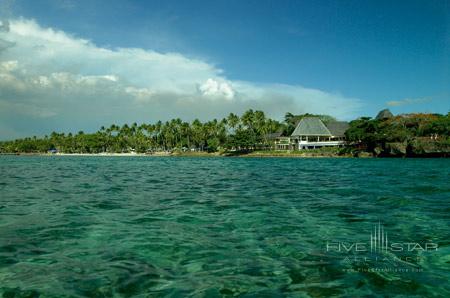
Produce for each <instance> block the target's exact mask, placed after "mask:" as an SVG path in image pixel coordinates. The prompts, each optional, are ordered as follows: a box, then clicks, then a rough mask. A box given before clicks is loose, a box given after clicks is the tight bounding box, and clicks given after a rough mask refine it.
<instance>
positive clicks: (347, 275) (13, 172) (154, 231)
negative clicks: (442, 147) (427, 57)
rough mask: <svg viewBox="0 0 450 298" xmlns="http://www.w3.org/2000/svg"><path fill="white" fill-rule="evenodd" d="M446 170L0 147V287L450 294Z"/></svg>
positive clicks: (58, 291)
mask: <svg viewBox="0 0 450 298" xmlns="http://www.w3.org/2000/svg"><path fill="white" fill-rule="evenodd" d="M449 182H450V160H449V159H333V158H329V159H328V158H319V159H295V158H293V159H290V158H264V159H257V158H254V159H250V158H248V159H246V158H182V157H180V158H175V157H174V158H165V157H160V158H158V157H65V156H59V157H58V156H48V157H46V156H41V157H38V156H30V157H22V156H0V295H3V297H233V296H239V297H395V296H398V297H409V296H412V297H450V282H449V280H450V240H449V239H450V183H449ZM381 229H383V235H384V237H383V238H381V237H378V239H375V238H374V237H375V236H377V235H378V234H377V233H378V231H381ZM371 236H372V241H370V240H371ZM379 239H383V243H380V242H379ZM386 242H387V243H388V245H386ZM370 244H372V245H370ZM380 244H383V245H384V246H383V245H381V246H380ZM375 245H376V246H375ZM389 245H390V246H389ZM380 247H381V248H383V247H385V248H386V249H384V250H383V249H381V250H380ZM400 248H402V250H400ZM436 248H437V249H436Z"/></svg>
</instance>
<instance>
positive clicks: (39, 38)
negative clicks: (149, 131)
mask: <svg viewBox="0 0 450 298" xmlns="http://www.w3.org/2000/svg"><path fill="white" fill-rule="evenodd" d="M0 20H1V21H0V22H1V24H0V139H11V138H17V137H24V136H32V135H37V136H42V135H44V134H50V133H51V132H52V131H62V132H69V131H71V132H78V131H79V130H83V131H85V132H93V131H96V130H97V129H98V128H99V127H100V126H102V125H104V126H109V125H111V124H113V123H114V124H119V125H121V124H124V123H133V122H138V123H152V122H156V121H158V120H163V121H164V120H168V119H171V118H174V117H180V118H182V119H183V120H186V121H191V120H193V119H195V118H199V119H200V120H210V119H213V118H221V117H224V116H226V115H227V114H229V113H230V112H233V113H242V112H243V111H245V110H246V109H249V108H253V109H259V110H263V111H264V112H265V113H266V114H267V115H268V116H270V117H273V118H275V119H278V120H282V119H283V116H284V114H285V113H286V112H291V113H293V114H301V113H307V112H309V113H320V114H329V115H332V116H334V117H336V118H337V119H340V120H351V119H355V118H357V117H359V116H372V117H373V116H375V115H376V113H377V112H378V111H379V110H381V109H384V108H389V109H390V110H391V111H392V112H393V113H394V114H400V113H411V112H433V113H441V114H446V113H447V112H449V111H450V1H437V0H432V1H429V0H428V1H413V0H411V1H380V0H378V1H352V0H348V1H325V0H324V1H262V0H261V1H250V0H248V1H235V0H229V1H225V0H224V1H214V0H208V1H206V0H205V1H196V0H190V1H172V0H164V1H143V0H142V1H137V0H136V1H131V0H128V1H126V0H123V1H113V0H110V1H100V0H89V1H84V0H78V1H75V0H36V1H26V0H15V1H14V0H0Z"/></svg>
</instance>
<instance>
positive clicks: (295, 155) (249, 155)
mask: <svg viewBox="0 0 450 298" xmlns="http://www.w3.org/2000/svg"><path fill="white" fill-rule="evenodd" d="M0 155H4V156H47V157H51V156H55V157H58V156H61V157H64V156H68V157H219V158H227V157H232V158H233V157H234V158H372V157H371V156H370V157H366V156H365V157H355V156H351V155H337V154H336V155H334V154H329V153H328V154H325V153H324V154H320V153H317V152H314V153H313V152H311V153H307V152H292V153H285V152H282V153H281V152H280V153H279V154H273V153H264V152H250V153H239V154H236V153H234V154H233V153H219V152H215V153H208V152H195V153H191V152H189V153H170V152H156V153H153V154H146V153H0Z"/></svg>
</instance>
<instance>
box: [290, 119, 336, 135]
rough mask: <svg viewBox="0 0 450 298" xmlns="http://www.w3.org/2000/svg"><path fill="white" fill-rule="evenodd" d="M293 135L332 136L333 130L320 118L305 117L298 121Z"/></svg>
mask: <svg viewBox="0 0 450 298" xmlns="http://www.w3.org/2000/svg"><path fill="white" fill-rule="evenodd" d="M291 136H292V137H296V136H331V132H330V131H329V130H328V128H327V127H326V126H325V124H323V122H322V120H320V119H319V118H317V117H305V118H303V119H302V120H301V121H300V122H299V123H298V125H297V127H296V128H295V130H294V132H293V133H292V134H291Z"/></svg>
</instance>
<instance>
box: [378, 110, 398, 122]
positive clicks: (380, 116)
mask: <svg viewBox="0 0 450 298" xmlns="http://www.w3.org/2000/svg"><path fill="white" fill-rule="evenodd" d="M393 117H394V115H393V114H392V113H391V111H389V109H384V110H381V111H380V112H379V113H378V115H377V116H376V117H375V119H377V120H386V119H390V118H393Z"/></svg>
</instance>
